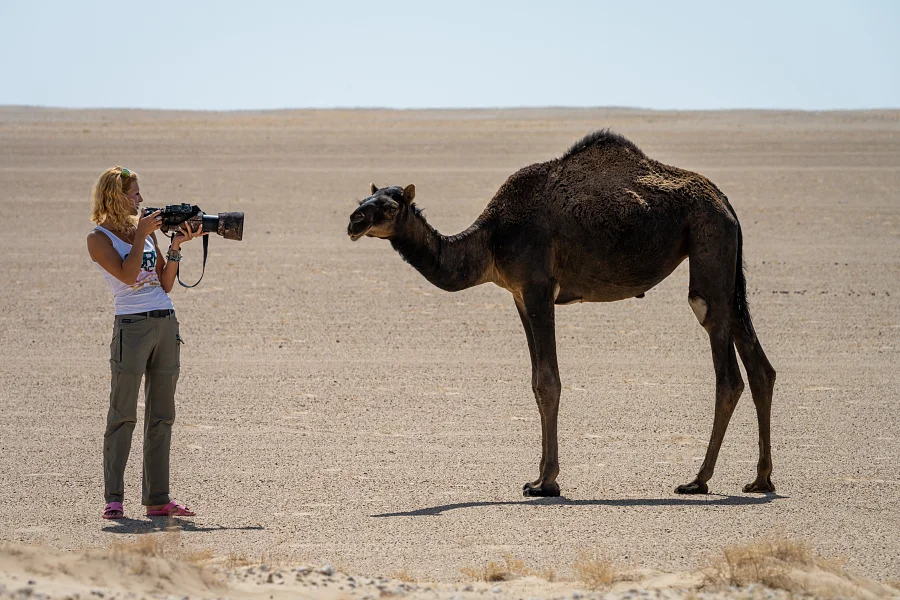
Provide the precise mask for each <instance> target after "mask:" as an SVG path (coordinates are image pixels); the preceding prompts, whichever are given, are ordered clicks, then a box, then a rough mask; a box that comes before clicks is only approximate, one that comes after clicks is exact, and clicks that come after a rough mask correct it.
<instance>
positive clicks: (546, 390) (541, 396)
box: [531, 373, 562, 403]
mask: <svg viewBox="0 0 900 600" xmlns="http://www.w3.org/2000/svg"><path fill="white" fill-rule="evenodd" d="M531 389H532V390H533V391H534V397H535V399H536V400H537V401H538V402H539V403H540V402H547V401H550V402H558V401H559V395H560V394H561V393H562V383H561V382H560V380H559V376H557V375H555V374H554V373H539V374H537V376H535V377H533V378H532V381H531Z"/></svg>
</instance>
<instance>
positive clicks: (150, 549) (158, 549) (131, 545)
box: [110, 533, 178, 557]
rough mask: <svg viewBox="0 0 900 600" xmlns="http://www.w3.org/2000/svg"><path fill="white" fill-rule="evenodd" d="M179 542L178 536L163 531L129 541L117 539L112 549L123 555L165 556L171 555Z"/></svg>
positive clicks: (111, 545) (111, 546)
mask: <svg viewBox="0 0 900 600" xmlns="http://www.w3.org/2000/svg"><path fill="white" fill-rule="evenodd" d="M177 543H178V538H177V536H176V535H175V534H171V533H169V534H165V533H161V534H152V535H143V536H141V537H139V538H137V539H136V540H133V541H129V542H125V541H116V542H113V543H112V544H110V549H111V550H112V551H113V552H114V553H116V554H118V555H122V556H156V557H163V556H169V555H171V554H172V552H173V550H174V548H175V547H176V546H177Z"/></svg>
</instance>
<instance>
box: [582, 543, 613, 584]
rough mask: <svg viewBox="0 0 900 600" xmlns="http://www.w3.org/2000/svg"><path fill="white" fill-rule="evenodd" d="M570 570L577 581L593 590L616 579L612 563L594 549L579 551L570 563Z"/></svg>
mask: <svg viewBox="0 0 900 600" xmlns="http://www.w3.org/2000/svg"><path fill="white" fill-rule="evenodd" d="M572 570H573V571H574V572H575V576H576V577H577V578H578V580H579V581H581V582H582V583H584V584H585V585H586V586H588V587H589V588H591V589H594V590H599V589H602V588H605V587H607V586H609V585H611V584H612V583H613V582H614V581H615V580H616V570H615V569H614V568H613V566H612V563H610V562H609V561H608V560H606V559H605V558H603V556H602V555H601V554H600V553H599V552H598V551H596V550H592V551H587V550H582V551H581V552H579V553H578V557H577V558H576V559H575V562H574V563H572Z"/></svg>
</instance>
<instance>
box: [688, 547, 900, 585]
mask: <svg viewBox="0 0 900 600" xmlns="http://www.w3.org/2000/svg"><path fill="white" fill-rule="evenodd" d="M705 576H706V582H705V583H707V584H712V585H713V586H715V587H720V588H721V587H724V586H738V587H742V586H747V585H750V584H752V583H755V584H763V585H766V586H768V587H770V588H774V589H782V590H785V591H788V592H791V593H792V594H811V595H813V596H815V597H817V598H879V597H885V596H894V595H896V594H894V592H893V591H892V590H891V589H890V588H888V587H887V586H885V585H883V584H880V583H878V582H876V581H873V580H871V579H865V578H861V577H857V576H854V575H851V574H849V573H847V571H845V570H844V564H843V562H842V561H837V560H825V559H823V558H821V557H818V556H816V555H815V554H813V552H812V551H811V550H810V548H809V546H808V545H807V544H805V543H803V542H798V541H795V540H785V539H767V540H762V541H757V542H752V543H749V544H746V545H742V546H730V547H728V548H725V550H724V556H723V557H722V558H720V559H719V560H717V561H715V562H714V563H713V565H712V566H711V567H710V568H708V569H706V570H705Z"/></svg>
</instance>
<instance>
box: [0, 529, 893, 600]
mask: <svg viewBox="0 0 900 600" xmlns="http://www.w3.org/2000/svg"><path fill="white" fill-rule="evenodd" d="M167 535H168V534H163V535H158V536H147V537H146V538H143V539H141V540H139V541H138V542H135V543H131V544H116V545H114V547H113V548H111V549H109V550H93V551H82V552H63V551H59V550H53V549H48V548H40V547H35V546H22V545H11V544H7V545H4V546H2V547H0V598H38V599H41V598H73V599H74V598H82V597H86V598H91V597H97V598H129V599H130V598H173V597H178V598H185V599H187V598H270V599H275V598H297V597H304V598H317V599H326V598H360V599H362V600H373V599H375V598H382V597H408V598H448V599H454V600H456V599H460V600H462V599H464V598H474V597H490V598H496V599H498V600H500V599H507V598H563V597H570V598H573V600H578V599H579V598H585V599H587V598H595V597H596V598H599V597H604V598H623V599H624V598H633V597H635V596H638V597H641V598H648V597H654V598H767V599H775V598H789V597H792V595H793V594H801V595H812V596H814V597H821V598H864V599H870V598H887V597H900V590H898V589H895V588H893V587H889V586H887V585H884V584H881V583H878V582H875V581H873V580H869V579H863V578H860V577H855V576H853V575H850V574H848V573H846V572H845V571H844V570H843V568H841V567H840V566H839V565H837V564H836V563H829V562H825V561H821V560H820V559H816V558H814V557H813V556H812V555H811V553H809V551H808V550H807V549H806V548H805V547H804V546H802V545H801V544H797V543H794V542H766V543H757V544H754V545H751V546H743V547H737V548H730V549H728V550H727V551H726V552H725V557H724V558H723V559H721V560H719V561H717V562H715V563H714V564H713V565H711V566H709V567H707V568H705V569H702V570H700V571H697V572H692V573H660V572H658V571H653V570H646V569H638V570H630V571H622V572H617V571H616V570H615V568H613V567H612V566H611V565H610V564H609V563H607V562H605V561H603V560H602V559H599V558H597V557H594V556H588V555H585V556H582V557H581V558H580V559H579V562H578V563H577V565H578V566H577V568H576V572H577V574H578V576H579V578H580V581H548V579H546V578H543V577H540V576H537V575H535V574H534V573H533V572H531V571H530V570H529V569H528V568H527V567H526V566H525V565H524V564H523V563H522V562H521V561H517V560H515V559H512V558H511V557H507V558H506V559H505V560H504V561H501V562H500V563H495V562H491V563H488V564H487V565H485V566H484V567H483V568H480V569H477V570H470V572H468V573H467V576H468V577H470V578H474V579H477V581H474V582H472V583H456V584H449V583H427V582H420V581H411V580H407V579H408V578H406V577H404V575H403V574H396V575H397V576H398V577H400V579H397V578H392V577H380V578H370V577H354V576H352V575H347V574H345V573H341V572H338V571H336V570H335V569H334V568H333V567H331V566H329V565H324V566H320V567H310V566H305V565H304V566H284V565H279V566H270V565H266V564H259V565H242V566H237V565H234V564H229V559H214V558H212V557H211V556H210V555H208V554H206V553H194V554H186V553H184V552H181V551H179V550H178V549H177V536H176V537H172V536H171V535H168V537H167ZM173 540H174V543H173ZM546 575H547V576H548V577H549V578H550V579H552V578H553V575H552V574H546Z"/></svg>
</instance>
